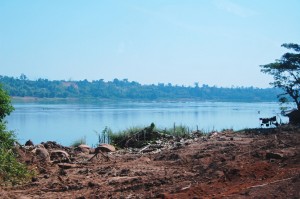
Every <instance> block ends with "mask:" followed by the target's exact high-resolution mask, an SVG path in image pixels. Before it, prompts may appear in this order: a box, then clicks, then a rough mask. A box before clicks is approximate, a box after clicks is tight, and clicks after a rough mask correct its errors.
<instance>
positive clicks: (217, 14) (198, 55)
mask: <svg viewBox="0 0 300 199" xmlns="http://www.w3.org/2000/svg"><path fill="white" fill-rule="evenodd" d="M299 11H300V1H299V0H240V1H238V0H211V1H209V0H148V1H146V0H143V1H142V0H119V1H116V0H97V1H91V0H89V1H83V0H80V1H79V0H48V1H47V0H42V1H41V0H26V1H25V0H19V1H17V0H1V1H0V71H1V72H0V75H8V76H15V77H16V76H20V74H21V73H24V74H26V75H27V76H28V77H29V78H30V79H37V78H39V77H42V78H48V79H50V80H54V79H59V80H61V79H65V80H69V79H72V80H82V79H88V80H95V79H104V80H106V81H108V80H112V79H114V78H119V79H124V78H128V79H129V80H130V81H138V82H140V83H142V84H152V83H154V84H156V83H158V82H161V83H168V82H170V83H172V84H179V85H193V84H194V82H199V83H200V85H201V84H209V85H217V86H226V87H230V86H231V85H235V86H257V87H269V85H268V83H269V82H270V81H271V80H272V78H271V77H270V76H268V75H265V74H262V73H261V72H260V68H259V65H262V64H267V63H270V62H273V61H274V60H275V59H278V58H280V57H281V55H282V54H283V53H284V52H286V50H285V49H284V48H282V47H280V45H281V44H282V43H290V42H293V43H298V44H299V43H300V22H299V21H300V12H299Z"/></svg>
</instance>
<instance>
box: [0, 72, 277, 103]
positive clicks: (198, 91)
mask: <svg viewBox="0 0 300 199" xmlns="http://www.w3.org/2000/svg"><path fill="white" fill-rule="evenodd" d="M0 83H1V84H2V85H3V87H4V89H6V90H7V91H8V93H9V95H10V96H18V97H38V98H102V99H137V100H164V99H165V100H183V99H185V100H210V101H245V102H252V101H256V102H257V101H276V100H277V98H276V96H277V95H278V94H279V93H280V90H278V89H275V88H267V89H261V88H254V87H246V88H245V87H234V88H222V87H221V88H219V87H215V86H213V87H211V86H208V85H202V86H198V84H195V86H194V87H191V86H189V87H186V86H177V85H172V84H170V83H169V84H157V85H154V84H152V85H141V84H140V83H138V82H134V81H132V82H130V81H128V80H127V79H124V80H118V79H114V80H113V81H108V82H105V81H103V79H100V80H95V81H91V82H90V81H87V80H83V81H65V80H55V81H50V80H48V79H38V80H29V79H27V78H26V76H25V75H21V76H20V78H14V77H7V76H0Z"/></svg>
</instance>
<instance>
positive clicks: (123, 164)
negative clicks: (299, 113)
mask: <svg viewBox="0 0 300 199" xmlns="http://www.w3.org/2000/svg"><path fill="white" fill-rule="evenodd" d="M47 144H48V145H47ZM44 146H45V147H46V149H47V150H48V151H51V150H52V151H53V150H57V149H59V150H64V151H66V152H67V153H69V155H70V157H69V158H67V159H68V160H66V159H64V158H61V159H53V158H52V159H51V161H49V162H48V161H47V160H40V159H38V158H36V157H35V155H34V154H33V152H32V151H31V150H32V148H31V149H29V148H25V147H21V148H20V149H19V153H20V158H21V159H22V160H23V161H24V162H26V163H27V164H28V166H29V167H30V168H32V169H34V170H36V172H37V176H36V177H34V178H32V182H30V183H27V184H24V185H19V186H14V187H2V188H1V189H0V198H18V199H30V198H77V199H87V198H300V128H299V127H291V126H284V127H280V128H277V129H250V130H247V131H243V132H239V133H237V132H233V131H229V130H228V131H224V132H218V133H211V134H210V135H205V136H203V135H201V134H199V135H198V134H197V133H196V134H194V135H193V137H191V138H186V139H183V138H181V139H178V138H165V139H162V140H159V141H157V142H156V143H154V144H151V145H149V146H147V147H145V148H141V149H126V150H117V151H116V152H111V153H108V154H107V155H108V157H109V160H107V159H106V158H105V157H104V156H103V155H100V154H99V155H98V157H95V158H93V159H91V160H89V159H90V158H91V157H92V156H93V154H88V153H84V152H80V151H76V150H74V149H71V148H68V147H62V146H59V145H56V144H55V143H52V144H51V142H49V143H46V144H45V143H44ZM64 161H66V162H65V163H64Z"/></svg>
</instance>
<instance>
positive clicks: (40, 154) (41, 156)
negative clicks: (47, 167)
mask: <svg viewBox="0 0 300 199" xmlns="http://www.w3.org/2000/svg"><path fill="white" fill-rule="evenodd" d="M34 152H35V154H36V157H37V159H38V160H41V161H46V162H49V161H50V155H49V152H48V151H47V149H45V148H36V149H35V151H34Z"/></svg>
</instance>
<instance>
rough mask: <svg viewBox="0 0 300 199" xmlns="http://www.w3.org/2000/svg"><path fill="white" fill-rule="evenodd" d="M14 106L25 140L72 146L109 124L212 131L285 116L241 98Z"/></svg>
mask: <svg viewBox="0 0 300 199" xmlns="http://www.w3.org/2000/svg"><path fill="white" fill-rule="evenodd" d="M13 106H14V107H15V111H14V112H13V113H12V114H11V115H10V116H8V117H7V122H8V124H7V126H8V129H9V130H14V131H15V133H16V135H17V138H18V140H19V142H20V143H25V142H26V141H27V140H28V139H31V140H32V141H33V142H34V143H35V144H38V143H40V142H43V141H56V142H58V143H60V144H63V145H70V144H71V143H73V142H74V141H76V140H78V139H81V138H84V139H86V141H87V143H88V144H90V145H95V144H96V143H97V141H98V136H97V133H101V132H102V130H103V129H104V128H105V127H106V126H107V127H109V128H111V129H112V130H113V132H117V131H120V130H124V129H127V128H130V127H136V126H138V127H144V126H148V125H150V124H151V123H152V122H154V123H155V125H156V126H157V127H160V128H170V127H173V125H174V123H175V125H185V126H188V127H189V128H190V129H191V130H196V129H197V127H198V129H199V130H202V131H205V132H209V131H212V130H222V129H228V128H232V129H234V130H239V129H243V128H256V127H259V126H260V122H259V118H260V117H272V116H275V115H276V116H278V122H279V121H280V120H281V121H282V122H287V121H288V119H287V118H285V117H283V116H281V115H280V109H279V105H278V103H275V102H270V103H267V102H264V103H244V102H243V103H242V102H199V101H195V102H136V101H122V100H120V101H99V102H86V103H80V102H76V101H74V102H68V103H66V102H47V101H45V102H43V101H42V102H13Z"/></svg>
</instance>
